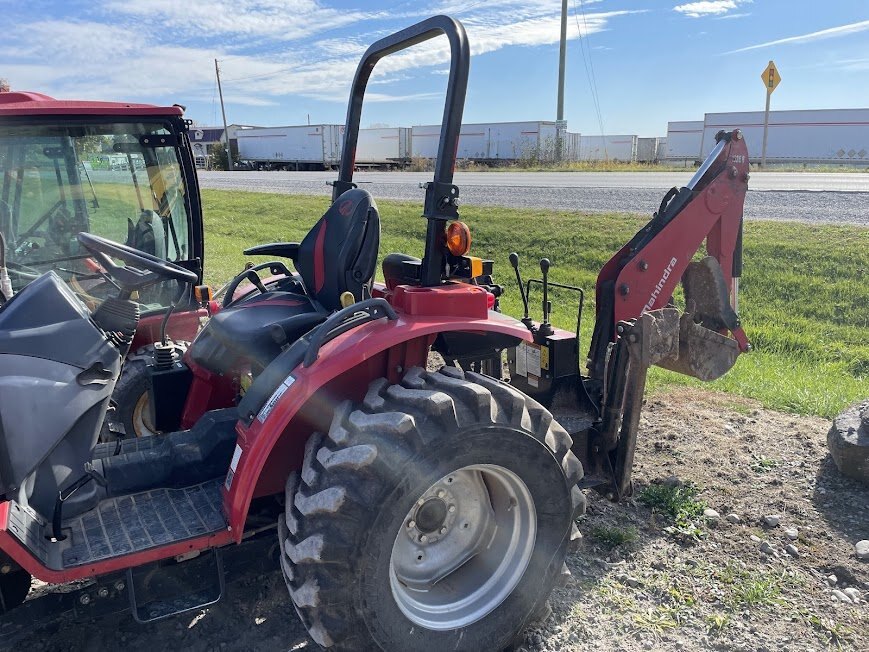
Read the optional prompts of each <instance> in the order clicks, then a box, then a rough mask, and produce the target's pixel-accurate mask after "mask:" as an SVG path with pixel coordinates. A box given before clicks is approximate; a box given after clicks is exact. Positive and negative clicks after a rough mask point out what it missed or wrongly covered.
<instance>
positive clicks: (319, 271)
mask: <svg viewBox="0 0 869 652" xmlns="http://www.w3.org/2000/svg"><path fill="white" fill-rule="evenodd" d="M325 243H326V220H323V221H322V222H321V223H320V230H319V231H317V240H316V241H315V242H314V292H319V291H320V290H322V289H323V284H324V283H325V282H326V255H325V252H324V247H325Z"/></svg>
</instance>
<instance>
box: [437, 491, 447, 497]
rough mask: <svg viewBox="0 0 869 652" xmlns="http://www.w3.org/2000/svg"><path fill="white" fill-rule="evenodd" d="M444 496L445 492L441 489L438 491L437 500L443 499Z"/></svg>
mask: <svg viewBox="0 0 869 652" xmlns="http://www.w3.org/2000/svg"><path fill="white" fill-rule="evenodd" d="M446 495H447V492H446V491H444V490H443V489H438V498H443V497H444V496H446Z"/></svg>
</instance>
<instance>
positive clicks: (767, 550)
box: [760, 541, 775, 555]
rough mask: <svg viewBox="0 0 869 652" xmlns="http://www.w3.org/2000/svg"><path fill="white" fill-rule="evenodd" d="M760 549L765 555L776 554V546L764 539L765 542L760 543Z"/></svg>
mask: <svg viewBox="0 0 869 652" xmlns="http://www.w3.org/2000/svg"><path fill="white" fill-rule="evenodd" d="M760 551H761V552H762V553H763V554H765V555H774V554H775V548H773V547H772V546H771V545H770V544H769V541H764V542H763V543H761V544H760Z"/></svg>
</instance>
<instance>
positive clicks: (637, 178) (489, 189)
mask: <svg viewBox="0 0 869 652" xmlns="http://www.w3.org/2000/svg"><path fill="white" fill-rule="evenodd" d="M590 174H592V175H594V176H592V177H588V178H585V177H583V176H581V175H579V176H577V175H573V174H570V173H562V174H561V175H552V174H546V173H540V174H539V176H538V173H525V174H522V173H500V172H486V173H476V174H473V173H465V174H464V175H462V174H457V175H456V183H457V184H458V185H459V187H460V189H461V198H462V201H463V202H464V203H465V204H470V205H475V206H511V207H525V208H550V209H562V210H582V211H594V212H629V213H649V214H651V213H652V212H653V211H655V210H657V208H658V205H659V204H660V203H661V199H662V198H663V196H664V193H665V192H666V191H667V190H668V189H669V188H670V187H671V186H672V185H674V184H681V183H685V182H686V181H687V178H689V176H688V175H685V174H682V173H672V174H669V173H668V174H663V173H654V172H649V173H629V174H627V176H623V177H620V176H619V175H620V174H622V173H590ZM565 175H567V176H565ZM645 175H649V176H650V178H648V179H644V176H645ZM769 175H770V178H769V179H765V178H764V176H763V174H755V175H754V176H755V177H760V178H761V180H759V181H757V182H755V183H754V186H756V187H757V188H762V190H759V189H758V190H749V193H748V197H746V200H745V216H746V218H748V219H772V220H797V221H801V222H814V223H818V224H824V223H828V224H856V225H860V226H869V213H867V212H866V210H865V206H866V201H867V198H869V192H867V190H869V175H864V174H827V175H821V174H813V175H807V176H806V177H805V179H804V181H805V182H804V183H802V184H801V183H800V176H801V173H791V174H787V173H777V174H775V175H773V174H772V173H769ZM336 176H337V174H336V173H334V172H322V173H321V172H301V173H299V172H200V173H199V180H200V184H201V186H202V187H203V188H208V189H220V190H248V191H252V192H268V193H279V194H307V195H324V196H326V195H329V194H330V192H331V188H329V187H328V186H327V185H326V182H327V181H328V180H332V179H334V178H336ZM430 176H431V175H428V176H426V175H425V174H422V173H397V172H396V173H383V172H369V173H359V174H357V175H356V176H355V180H356V181H357V182H358V183H359V184H360V187H363V188H365V189H366V190H368V191H369V192H371V194H372V195H374V197H375V198H377V199H398V200H411V201H418V202H420V204H421V203H422V197H423V191H422V190H420V188H419V183H420V182H421V181H422V180H425V179H430ZM553 177H555V178H553ZM843 177H844V178H845V179H844V180H845V181H846V182H849V183H843V179H842V178H843ZM864 177H865V178H864ZM405 179H406V180H405ZM487 181H488V183H487ZM622 183H623V184H625V185H621V184H622ZM656 184H657V185H656ZM749 187H752V182H749ZM799 188H804V189H799Z"/></svg>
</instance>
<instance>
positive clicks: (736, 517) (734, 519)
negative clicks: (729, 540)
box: [727, 514, 742, 525]
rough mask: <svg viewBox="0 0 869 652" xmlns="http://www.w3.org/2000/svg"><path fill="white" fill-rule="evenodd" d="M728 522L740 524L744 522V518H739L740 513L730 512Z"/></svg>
mask: <svg viewBox="0 0 869 652" xmlns="http://www.w3.org/2000/svg"><path fill="white" fill-rule="evenodd" d="M727 522H728V523H733V524H734V525H739V524H740V523H742V519H741V518H739V514H728V515H727Z"/></svg>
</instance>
